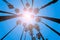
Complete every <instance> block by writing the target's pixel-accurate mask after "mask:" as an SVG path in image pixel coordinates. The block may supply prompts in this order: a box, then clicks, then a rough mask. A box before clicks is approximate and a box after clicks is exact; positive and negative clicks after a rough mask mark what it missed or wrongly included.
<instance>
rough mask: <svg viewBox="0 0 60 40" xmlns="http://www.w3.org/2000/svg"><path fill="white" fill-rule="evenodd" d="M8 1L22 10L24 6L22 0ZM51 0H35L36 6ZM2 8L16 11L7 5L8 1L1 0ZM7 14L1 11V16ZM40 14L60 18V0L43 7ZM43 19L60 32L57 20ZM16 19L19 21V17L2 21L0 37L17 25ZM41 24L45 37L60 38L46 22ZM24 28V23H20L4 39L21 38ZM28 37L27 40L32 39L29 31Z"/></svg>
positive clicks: (0, 8) (50, 39)
mask: <svg viewBox="0 0 60 40" xmlns="http://www.w3.org/2000/svg"><path fill="white" fill-rule="evenodd" d="M7 1H9V2H10V3H11V4H13V5H14V7H15V8H19V9H20V10H21V8H23V6H22V4H21V2H20V0H7ZM23 1H24V3H26V1H25V0H23ZM28 1H29V3H30V4H31V0H28ZM50 1H52V0H35V1H34V7H35V8H36V7H41V6H43V5H44V4H47V3H48V2H50ZM0 10H3V11H8V12H12V13H15V11H14V10H15V9H9V8H8V6H7V5H6V3H4V2H3V1H2V0H0ZM6 15H7V14H2V13H0V16H6ZM39 15H40V16H48V17H53V18H59V19H60V0H59V1H58V2H57V3H55V4H52V5H50V6H48V7H46V8H44V9H41V10H40V13H39ZM41 20H42V21H43V22H44V23H46V24H48V25H49V26H51V27H52V28H54V29H55V30H57V31H58V32H60V24H58V23H56V22H52V21H50V20H47V19H41ZM16 21H17V18H14V19H10V20H7V21H3V22H0V38H2V37H3V36H4V35H5V34H6V33H7V32H8V31H9V30H11V29H12V28H13V27H14V26H15V25H16ZM39 26H40V29H41V33H42V35H43V36H44V38H48V39H49V40H60V36H58V35H57V34H56V33H54V32H53V31H51V30H50V29H49V28H47V27H46V26H45V25H44V24H42V23H39ZM22 30H23V29H22V25H18V27H17V28H15V29H14V30H13V31H12V32H11V33H10V34H9V35H8V36H7V37H6V38H5V39H4V40H19V38H20V35H21V33H22ZM34 33H36V32H35V31H34ZM23 38H24V37H23ZM26 39H27V40H30V39H31V38H30V36H29V34H28V33H27V38H26ZM23 40H24V39H23Z"/></svg>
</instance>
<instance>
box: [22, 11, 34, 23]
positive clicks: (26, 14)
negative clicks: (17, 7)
mask: <svg viewBox="0 0 60 40" xmlns="http://www.w3.org/2000/svg"><path fill="white" fill-rule="evenodd" d="M22 19H23V20H22V21H23V22H26V23H31V22H32V21H33V20H34V15H33V14H32V13H30V12H28V11H26V12H24V13H23V14H22Z"/></svg>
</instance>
